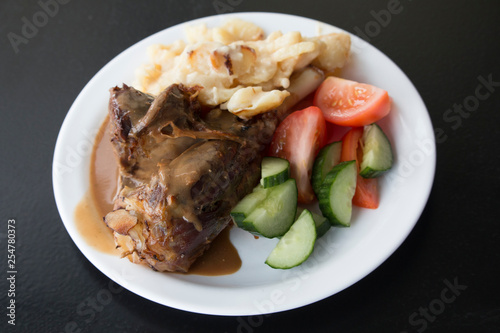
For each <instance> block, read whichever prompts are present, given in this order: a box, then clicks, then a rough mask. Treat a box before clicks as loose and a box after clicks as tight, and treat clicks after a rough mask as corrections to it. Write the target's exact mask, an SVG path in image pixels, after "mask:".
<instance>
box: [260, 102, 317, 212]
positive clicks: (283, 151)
mask: <svg viewBox="0 0 500 333" xmlns="http://www.w3.org/2000/svg"><path fill="white" fill-rule="evenodd" d="M325 140H326V121H325V118H324V117H323V113H322V112H321V110H320V109H319V108H317V107H315V106H310V107H308V108H305V109H303V110H300V111H295V112H292V113H291V114H290V115H289V116H288V117H286V118H285V119H284V120H283V121H282V122H281V124H280V125H279V126H278V128H277V129H276V131H275V132H274V136H273V140H272V142H271V145H270V147H269V155H270V156H276V157H280V158H285V159H287V160H288V161H289V162H290V173H291V176H292V177H293V178H294V179H295V181H296V182H297V190H298V200H299V202H300V203H310V202H312V201H313V200H314V199H315V195H314V192H313V189H312V186H311V173H312V167H313V164H314V158H315V157H316V155H317V153H318V151H319V150H320V149H321V148H322V147H323V146H324V145H325Z"/></svg>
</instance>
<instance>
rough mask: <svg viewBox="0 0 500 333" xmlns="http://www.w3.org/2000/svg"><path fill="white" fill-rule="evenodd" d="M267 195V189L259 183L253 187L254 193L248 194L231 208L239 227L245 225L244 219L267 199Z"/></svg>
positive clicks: (232, 215)
mask: <svg viewBox="0 0 500 333" xmlns="http://www.w3.org/2000/svg"><path fill="white" fill-rule="evenodd" d="M266 197H267V193H266V191H265V190H264V188H262V186H260V185H258V186H256V187H255V188H254V189H253V192H252V193H249V194H247V195H246V196H245V197H244V198H243V199H241V200H240V202H238V204H237V205H236V206H234V208H233V209H232V210H231V217H232V218H233V220H234V222H235V223H236V224H237V225H238V227H240V228H242V227H243V220H245V219H246V218H247V216H248V215H249V214H250V213H251V212H252V211H253V210H254V209H255V207H257V205H258V204H260V203H261V202H262V201H263V200H264V199H266Z"/></svg>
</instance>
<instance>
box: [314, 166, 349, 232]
mask: <svg viewBox="0 0 500 333" xmlns="http://www.w3.org/2000/svg"><path fill="white" fill-rule="evenodd" d="M353 163H356V161H354V160H353V161H346V162H342V163H339V164H337V165H336V166H335V167H334V168H333V169H332V170H331V171H330V172H329V173H328V174H327V175H326V177H325V179H324V181H323V183H322V184H321V186H320V188H319V191H318V194H317V195H318V201H319V208H320V210H321V212H322V213H323V215H324V216H325V217H326V218H327V219H328V221H330V223H331V225H332V226H336V227H346V228H348V227H350V221H349V222H347V223H346V222H342V221H339V220H338V219H337V217H336V215H335V213H334V212H333V211H332V209H331V206H330V190H331V187H332V186H333V183H334V182H335V179H336V178H337V176H338V174H339V173H340V171H342V169H343V168H344V167H345V166H346V165H348V164H353Z"/></svg>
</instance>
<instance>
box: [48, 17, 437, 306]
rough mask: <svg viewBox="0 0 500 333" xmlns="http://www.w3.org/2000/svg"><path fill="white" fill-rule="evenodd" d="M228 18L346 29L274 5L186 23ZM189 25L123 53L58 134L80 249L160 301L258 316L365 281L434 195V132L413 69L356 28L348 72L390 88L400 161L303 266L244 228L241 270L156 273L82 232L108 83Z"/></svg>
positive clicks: (389, 122)
mask: <svg viewBox="0 0 500 333" xmlns="http://www.w3.org/2000/svg"><path fill="white" fill-rule="evenodd" d="M229 16H236V17H239V18H241V19H244V20H248V21H251V22H254V23H256V24H257V25H259V26H261V27H263V28H264V30H265V32H266V33H270V32H272V31H275V30H281V31H283V32H288V31H295V30H299V31H300V32H301V33H302V34H303V35H305V36H315V35H317V34H318V32H319V33H328V32H332V31H339V29H338V28H335V27H333V26H330V25H328V24H325V23H321V22H318V21H314V20H311V19H307V18H303V17H297V16H290V15H284V14H274V13H239V14H230V15H218V16H211V17H206V18H202V19H198V20H195V21H191V22H187V23H184V24H199V23H206V24H207V25H208V26H217V25H220V24H221V23H222V22H223V21H224V20H225V19H227V18H228V17H229ZM184 24H180V25H177V26H174V27H171V28H168V29H166V30H163V31H161V32H158V33H156V34H154V35H152V36H150V37H148V38H146V39H144V40H142V41H141V42H139V43H137V44H135V45H133V46H132V47H130V48H129V49H127V50H125V51H124V52H122V53H121V54H119V55H118V56H117V57H116V58H114V59H113V60H112V61H110V62H109V63H108V64H107V65H106V66H104V68H102V69H101V70H100V71H99V72H98V73H97V74H96V75H95V76H94V77H93V78H92V80H90V82H89V83H88V84H87V85H86V86H85V88H84V89H83V90H82V92H81V93H80V94H79V96H78V97H77V99H76V100H75V102H74V103H73V105H72V107H71V109H70V110H69V112H68V114H67V116H66V119H65V120H64V123H63V125H62V128H61V130H60V133H59V137H58V139H57V143H56V147H55V152H54V162H53V163H54V164H53V185H54V194H55V199H56V203H57V207H58V209H59V213H60V215H61V218H62V220H63V222H64V225H65V227H66V229H67V230H68V233H69V234H70V236H71V238H72V239H73V241H74V242H75V244H76V245H77V246H78V248H79V249H80V250H81V252H82V253H83V254H84V255H85V256H86V257H87V258H88V259H89V260H90V261H91V262H92V264H94V265H95V266H96V267H97V268H98V269H99V270H101V271H102V272H103V273H104V274H105V275H107V276H108V277H109V278H110V279H112V280H114V281H115V282H117V283H118V284H120V285H122V286H123V287H125V288H127V289H128V290H130V291H132V292H134V293H136V294H138V295H140V296H142V297H144V298H147V299H149V300H152V301H154V302H157V303H160V304H163V305H166V306H170V307H173V308H177V309H182V310H186V311H191V312H197V313H204V314H216V315H256V314H263V313H272V312H278V311H284V310H289V309H294V308H297V307H300V306H304V305H307V304H310V303H313V302H316V301H318V300H321V299H323V298H326V297H329V296H331V295H334V294H335V293H337V292H339V291H341V290H343V289H345V288H347V287H349V286H350V285H352V284H354V283H356V282H357V281H359V280H360V279H362V278H363V277H364V276H366V275H367V274H369V273H370V272H372V271H373V270H374V269H375V268H376V267H377V266H379V265H380V264H381V263H382V262H384V260H386V259H387V258H388V257H389V256H390V255H391V254H392V253H393V252H394V251H395V250H396V249H397V248H398V246H399V245H400V244H401V243H402V242H403V241H404V240H405V238H406V237H407V236H408V234H409V233H410V231H411V230H412V228H413V227H414V225H415V223H416V222H417V220H418V218H419V216H420V214H421V213H422V210H423V209H424V207H425V204H426V202H427V199H428V196H429V193H430V189H431V186H432V182H433V178H434V171H435V160H436V156H435V151H436V150H435V140H434V133H433V128H432V124H431V122H430V118H429V115H428V113H427V110H426V108H425V105H424V103H423V101H422V99H421V97H420V95H419V94H418V92H417V90H416V89H415V87H414V86H413V85H412V83H411V82H410V80H409V79H408V78H407V77H406V75H405V74H404V73H403V72H402V71H401V70H400V69H399V68H398V67H397V66H396V65H395V64H394V63H393V62H392V61H391V60H390V59H389V58H387V57H386V56H385V55H384V54H382V53H381V52H380V51H378V50H377V49H375V48H374V47H373V46H371V45H369V44H367V43H366V42H364V41H363V40H361V39H360V38H358V37H357V36H354V35H351V37H352V57H351V60H350V62H349V64H348V65H347V66H346V67H345V69H343V71H342V76H343V77H344V78H348V79H352V80H356V81H360V82H364V83H369V84H373V85H375V86H378V87H381V88H383V89H385V90H387V91H388V92H389V95H390V96H391V97H392V99H393V109H392V111H391V113H390V115H389V116H388V117H386V118H385V119H383V120H382V121H381V122H380V125H381V127H382V128H383V129H384V131H386V133H387V135H388V137H389V139H390V140H391V142H392V144H393V149H394V152H395V164H394V167H393V169H392V170H391V171H390V172H389V173H388V174H387V175H385V176H384V177H382V178H381V179H380V191H381V201H380V207H379V208H378V209H377V210H368V209H359V208H354V209H353V217H352V225H351V227H350V228H345V229H337V228H335V229H330V231H329V232H328V233H327V234H326V235H325V236H323V237H322V238H320V239H319V240H318V241H317V243H316V248H315V251H314V253H313V255H312V256H311V257H310V258H309V259H308V260H307V261H306V262H305V263H304V264H302V265H301V266H299V267H296V268H293V269H290V270H275V269H272V268H270V267H268V266H267V265H266V264H265V263H264V261H265V259H266V258H267V256H268V254H269V253H270V252H271V250H272V249H273V247H274V246H275V244H276V243H277V240H269V239H264V238H262V237H261V238H259V239H255V238H254V237H253V236H252V235H251V234H249V233H247V232H245V231H242V230H240V229H238V228H233V229H232V230H231V240H232V242H233V244H234V245H235V246H236V248H237V250H238V252H239V254H240V257H241V259H242V262H243V264H242V267H241V269H240V270H239V271H238V272H236V273H234V274H231V275H226V276H215V277H209V276H199V275H181V274H168V273H158V272H154V271H152V270H151V269H149V268H146V267H143V266H141V265H135V264H132V263H130V262H129V261H128V260H127V259H120V258H118V257H115V256H112V255H106V254H103V253H101V252H99V251H97V250H95V249H94V248H92V247H90V246H89V245H88V244H87V243H86V242H85V240H84V239H83V238H82V237H81V236H80V235H79V233H78V231H77V229H76V226H75V222H74V218H73V212H74V210H75V207H76V205H77V204H78V202H79V201H80V200H81V199H82V197H83V196H84V194H85V193H86V191H87V190H88V187H89V184H88V182H89V165H90V150H91V147H92V144H93V140H94V137H95V134H96V132H97V129H98V128H99V125H100V124H101V123H102V121H103V120H104V118H105V116H106V114H107V106H108V98H109V93H108V90H109V88H111V87H113V86H115V85H121V84H122V83H126V84H132V82H133V80H134V70H135V68H137V67H139V66H140V65H141V64H143V63H145V62H146V61H147V56H146V48H147V47H148V46H149V45H151V44H156V43H164V44H168V43H171V42H173V41H174V40H176V39H178V38H179V36H183V25H184Z"/></svg>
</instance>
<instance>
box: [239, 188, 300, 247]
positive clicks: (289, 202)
mask: <svg viewBox="0 0 500 333" xmlns="http://www.w3.org/2000/svg"><path fill="white" fill-rule="evenodd" d="M262 191H263V192H264V193H265V194H266V196H265V198H264V199H263V200H262V201H260V202H259V203H258V204H257V205H255V207H254V208H253V209H252V211H251V212H250V213H249V214H248V215H247V216H246V218H245V219H244V220H243V221H242V222H241V223H240V224H238V225H240V227H241V228H242V229H245V230H247V231H250V232H252V233H253V234H255V235H258V236H264V237H267V238H273V237H280V236H283V235H284V234H285V233H286V232H287V231H288V229H290V226H291V225H292V224H293V221H294V220H295V212H296V211H297V185H296V183H295V179H293V178H290V179H288V180H287V181H286V182H284V183H283V184H280V185H277V186H273V187H269V188H266V189H264V188H263V189H262Z"/></svg>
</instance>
